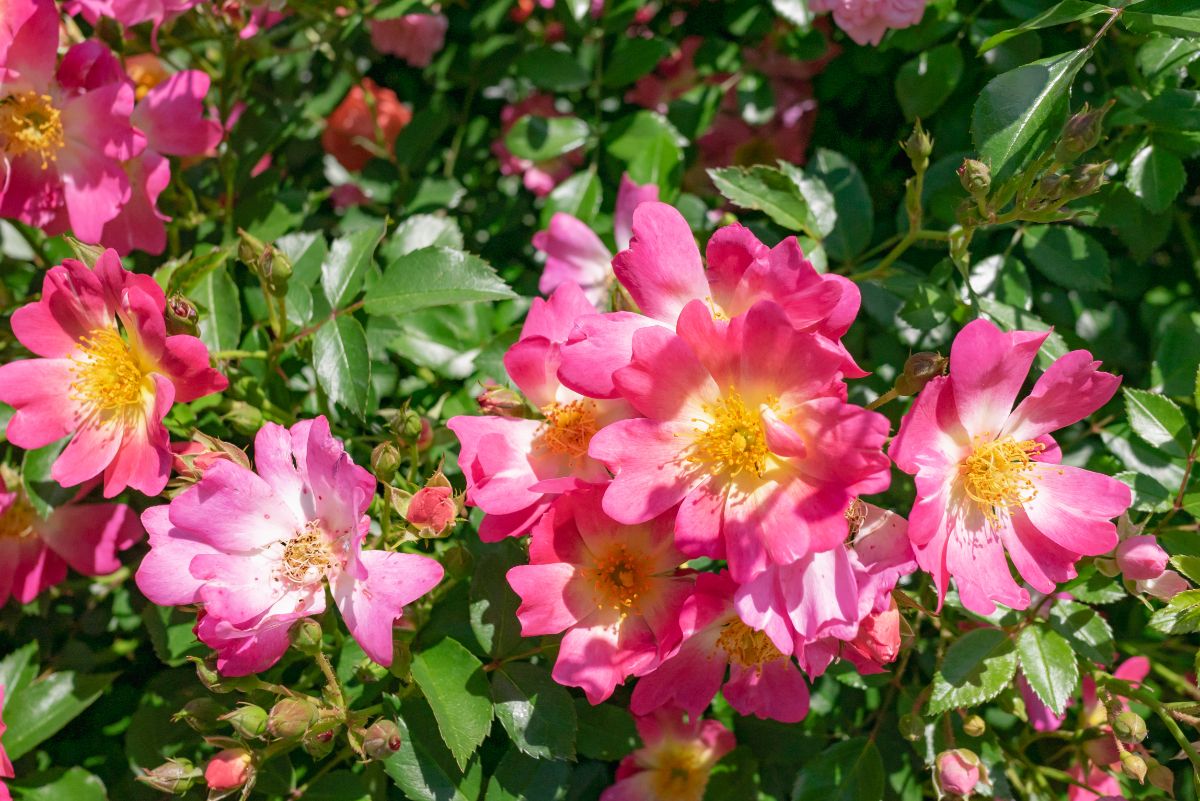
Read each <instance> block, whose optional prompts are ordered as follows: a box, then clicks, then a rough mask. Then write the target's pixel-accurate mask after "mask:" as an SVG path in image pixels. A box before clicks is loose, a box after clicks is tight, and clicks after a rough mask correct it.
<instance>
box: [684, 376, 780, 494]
mask: <svg viewBox="0 0 1200 801" xmlns="http://www.w3.org/2000/svg"><path fill="white" fill-rule="evenodd" d="M704 411H705V413H706V414H707V415H708V416H709V417H710V418H711V419H712V422H711V423H708V425H706V426H705V427H704V428H703V429H700V428H698V429H696V434H697V436H696V439H695V440H694V441H693V442H692V452H691V453H690V454H689V455H688V461H690V462H695V463H697V464H705V465H708V466H709V467H710V468H711V469H712V471H713V472H715V473H723V472H730V473H732V474H733V475H735V476H736V475H738V474H740V473H743V472H748V473H753V474H754V475H756V476H761V475H762V474H763V471H764V470H766V468H767V454H768V452H769V451H768V449H767V436H766V432H764V431H763V426H762V421H761V420H760V419H759V416H758V413H757V412H754V411H751V410H750V409H747V408H746V404H745V403H743V402H742V396H741V395H740V394H738V392H737V390H735V389H731V390H729V392H728V393H727V394H726V395H725V397H723V398H721V399H720V400H718V401H717V402H715V403H708V404H705V405H704Z"/></svg>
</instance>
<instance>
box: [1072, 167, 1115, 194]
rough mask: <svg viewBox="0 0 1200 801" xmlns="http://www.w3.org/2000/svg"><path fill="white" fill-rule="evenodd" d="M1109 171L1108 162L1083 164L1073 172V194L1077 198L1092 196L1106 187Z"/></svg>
mask: <svg viewBox="0 0 1200 801" xmlns="http://www.w3.org/2000/svg"><path fill="white" fill-rule="evenodd" d="M1107 170H1108V162H1107V161H1104V162H1100V163H1099V164H1082V165H1080V166H1078V167H1076V168H1075V169H1073V170H1071V194H1073V195H1075V196H1076V197H1083V196H1084V195H1090V194H1092V193H1093V192H1095V191H1096V190H1098V189H1099V188H1100V187H1102V186H1104V183H1105V172H1106V171H1107Z"/></svg>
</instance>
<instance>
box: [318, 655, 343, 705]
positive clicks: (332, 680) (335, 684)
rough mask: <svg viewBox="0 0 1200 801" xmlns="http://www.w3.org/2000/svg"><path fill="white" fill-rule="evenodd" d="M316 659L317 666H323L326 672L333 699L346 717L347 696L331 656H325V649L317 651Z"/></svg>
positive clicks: (322, 670)
mask: <svg viewBox="0 0 1200 801" xmlns="http://www.w3.org/2000/svg"><path fill="white" fill-rule="evenodd" d="M313 659H315V660H316V663H317V667H319V668H321V672H322V673H324V674H325V682H326V683H327V684H328V687H329V690H330V692H331V693H332V695H333V701H334V703H335V704H336V705H337V707H338V709H339V710H340V711H341V713H342V717H343V718H345V717H346V714H347V711H346V696H345V695H343V694H342V684H341V682H339V681H338V677H337V674H336V673H334V672H333V665H331V664H330V663H329V657H327V656H325V652H324V651H317V653H316V654H315V655H314V656H313Z"/></svg>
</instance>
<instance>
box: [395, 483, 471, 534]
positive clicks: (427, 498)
mask: <svg viewBox="0 0 1200 801" xmlns="http://www.w3.org/2000/svg"><path fill="white" fill-rule="evenodd" d="M453 496H454V490H452V489H451V488H450V487H422V488H421V489H419V490H417V493H416V494H415V495H413V496H412V500H410V501H409V502H408V511H407V512H406V513H405V515H404V517H405V519H406V520H408V522H410V523H412V524H413V525H414V526H417V527H419V528H421V529H422V530H428V531H429V532H430V533H431V535H432V536H437V535H439V534H442V533H443V532H445V531H446V530H447V529H449V528H450V527H451V526H452V525H454V520H455V518H457V517H458V505H457V504H455V503H454V497H453Z"/></svg>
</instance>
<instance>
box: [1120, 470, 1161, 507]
mask: <svg viewBox="0 0 1200 801" xmlns="http://www.w3.org/2000/svg"><path fill="white" fill-rule="evenodd" d="M1113 478H1115V479H1116V480H1117V481H1120V482H1121V483H1122V484H1126V485H1127V486H1128V487H1129V488H1130V489H1131V490H1133V508H1134V509H1137V510H1138V511H1140V512H1165V511H1167V510H1168V509H1170V508H1171V502H1172V501H1173V500H1174V498H1175V493H1174V491H1172V490H1171V489H1168V488H1167V487H1164V486H1163V485H1162V484H1161V483H1160V482H1159V481H1158V479H1156V478H1154V477H1153V476H1150V475H1147V474H1145V473H1138V472H1136V471H1134V470H1122V471H1121V472H1120V473H1117V474H1116V475H1114V476H1113Z"/></svg>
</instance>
